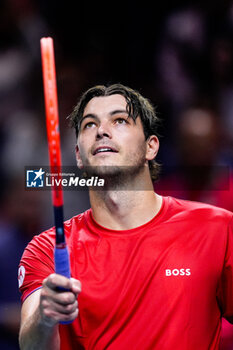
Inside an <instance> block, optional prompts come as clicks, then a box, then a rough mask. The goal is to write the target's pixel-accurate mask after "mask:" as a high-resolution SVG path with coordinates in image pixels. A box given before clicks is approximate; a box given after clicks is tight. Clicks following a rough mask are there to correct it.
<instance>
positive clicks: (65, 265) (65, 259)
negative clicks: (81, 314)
mask: <svg viewBox="0 0 233 350" xmlns="http://www.w3.org/2000/svg"><path fill="white" fill-rule="evenodd" d="M69 260H70V259H69V252H68V249H67V247H64V248H56V247H55V249H54V263H55V272H56V273H58V274H60V275H62V276H65V277H67V278H70V261H69ZM59 289H61V290H63V288H59ZM64 290H65V289H64ZM72 322H73V321H60V322H59V323H60V324H70V323H72Z"/></svg>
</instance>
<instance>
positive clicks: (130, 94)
mask: <svg viewBox="0 0 233 350" xmlns="http://www.w3.org/2000/svg"><path fill="white" fill-rule="evenodd" d="M114 94H118V95H122V96H124V98H125V100H126V103H127V106H126V108H127V112H128V114H129V116H130V117H132V118H133V120H134V121H135V120H136V118H137V117H138V116H140V118H141V121H142V125H143V130H144V135H145V139H146V140H147V139H148V137H149V136H151V135H156V136H158V125H159V118H158V116H157V115H156V113H155V109H154V107H153V106H152V104H151V103H150V101H149V100H148V99H146V98H145V97H143V96H142V95H141V94H140V93H139V92H138V91H136V90H133V89H131V88H129V87H127V86H124V85H122V84H113V85H109V86H104V85H96V86H94V87H92V88H90V89H89V90H87V91H86V92H85V93H84V94H83V95H82V96H81V98H80V100H79V102H78V103H77V105H76V106H75V108H74V110H73V112H72V113H71V114H70V115H69V117H68V118H69V119H70V122H71V126H72V127H73V128H74V129H75V132H76V136H77V137H78V134H79V130H80V124H81V120H82V117H83V112H84V109H85V107H86V105H87V104H88V102H89V101H90V100H91V99H92V98H94V97H102V96H110V95H114ZM149 169H150V175H151V179H152V181H155V180H157V178H158V174H159V170H160V165H159V164H158V163H157V162H156V161H155V160H154V159H153V160H150V161H149Z"/></svg>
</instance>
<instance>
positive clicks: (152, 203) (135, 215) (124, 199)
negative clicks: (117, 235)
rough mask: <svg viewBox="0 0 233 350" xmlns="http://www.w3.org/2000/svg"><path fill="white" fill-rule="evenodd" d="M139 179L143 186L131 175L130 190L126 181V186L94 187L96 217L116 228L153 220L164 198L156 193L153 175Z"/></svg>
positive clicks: (122, 228) (129, 227)
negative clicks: (101, 188)
mask: <svg viewBox="0 0 233 350" xmlns="http://www.w3.org/2000/svg"><path fill="white" fill-rule="evenodd" d="M138 180H139V182H140V186H141V187H140V188H139V186H138V181H132V179H131V184H130V190H127V189H126V188H127V186H126V184H124V187H123V188H124V189H122V188H114V189H113V188H112V189H108V190H107V191H105V190H101V191H98V190H91V191H90V193H89V195H90V203H91V207H92V211H93V217H94V219H95V221H96V222H98V223H99V224H100V225H102V226H104V227H106V228H109V229H112V230H128V229H132V228H135V227H138V226H141V225H143V224H145V223H146V222H148V221H150V220H151V219H152V218H153V217H154V216H155V215H156V214H157V213H158V212H159V210H160V208H161V204H162V198H161V197H160V196H158V195H157V194H155V193H154V190H153V184H152V182H151V179H150V175H149V177H148V176H147V177H144V178H143V179H142V178H141V179H138ZM133 182H134V183H135V184H136V183H137V186H136V185H134V184H133Z"/></svg>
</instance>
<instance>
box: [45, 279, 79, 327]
mask: <svg viewBox="0 0 233 350" xmlns="http://www.w3.org/2000/svg"><path fill="white" fill-rule="evenodd" d="M80 292H81V283H80V281H78V280H76V279H74V278H71V279H68V278H66V277H64V276H61V275H58V274H51V275H49V276H48V277H47V278H46V279H45V280H44V281H43V287H42V289H41V297H40V312H41V316H42V319H43V320H44V322H45V323H46V324H49V325H54V324H56V323H58V322H60V321H63V322H64V321H65V322H67V321H72V320H74V319H75V318H76V317H77V315H78V301H77V296H78V294H79V293H80Z"/></svg>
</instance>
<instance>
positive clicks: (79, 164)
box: [75, 145, 83, 169]
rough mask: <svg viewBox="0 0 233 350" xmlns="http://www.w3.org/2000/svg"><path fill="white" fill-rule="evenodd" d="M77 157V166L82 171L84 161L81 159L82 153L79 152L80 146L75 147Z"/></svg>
mask: <svg viewBox="0 0 233 350" xmlns="http://www.w3.org/2000/svg"><path fill="white" fill-rule="evenodd" d="M75 155H76V161H77V166H78V168H79V169H82V168H83V162H82V159H81V157H80V151H79V148H78V145H76V146H75Z"/></svg>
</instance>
